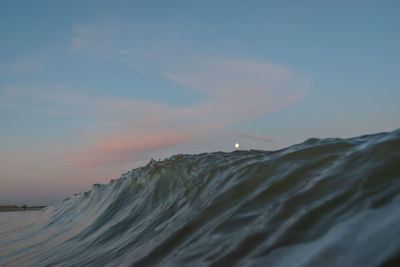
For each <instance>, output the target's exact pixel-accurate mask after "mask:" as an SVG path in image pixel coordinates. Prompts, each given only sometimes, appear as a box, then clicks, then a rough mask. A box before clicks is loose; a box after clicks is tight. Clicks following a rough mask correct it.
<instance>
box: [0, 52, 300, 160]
mask: <svg viewBox="0 0 400 267" xmlns="http://www.w3.org/2000/svg"><path fill="white" fill-rule="evenodd" d="M162 76H163V77H164V78H166V79H169V80H171V81H173V82H175V83H177V84H179V85H181V86H185V87H188V90H190V89H194V90H198V91H201V92H202V93H204V95H205V97H204V99H203V100H202V101H201V102H198V103H196V104H194V105H192V106H189V107H172V106H168V105H167V104H166V103H162V102H154V101H145V100H137V99H119V98H114V99H111V98H99V97H89V96H86V95H84V94H82V93H79V92H80V91H82V90H74V89H73V88H65V87H63V86H61V87H60V86H55V87H54V86H47V87H43V86H38V87H36V88H35V87H30V86H25V87H24V86H20V87H8V88H6V90H3V91H4V92H5V94H4V95H5V99H6V100H8V101H17V102H18V101H19V100H22V101H24V103H26V102H27V100H32V102H33V103H40V104H41V105H42V106H39V107H36V106H31V107H29V106H28V107H26V106H24V108H26V109H28V110H32V111H37V112H46V113H51V114H57V115H63V116H78V117H85V118H92V119H96V130H92V131H90V130H86V131H87V132H88V133H87V134H86V135H81V136H80V138H81V139H82V140H81V141H79V143H80V144H81V143H86V144H88V143H89V144H91V145H86V146H84V147H82V146H80V145H79V146H77V147H76V148H75V150H76V151H78V152H76V153H75V157H76V160H75V163H76V164H77V165H79V166H99V165H107V164H116V163H125V162H134V161H137V160H141V159H146V158H149V157H150V156H151V155H154V153H155V152H157V153H159V152H160V151H163V150H165V149H166V148H170V147H173V146H178V145H185V144H189V143H190V142H197V141H198V140H199V139H201V138H202V136H204V135H207V134H209V133H213V132H217V131H220V130H221V129H223V128H226V127H229V126H230V125H233V124H235V123H238V122H241V121H245V120H250V119H254V118H256V117H260V116H265V115H267V114H270V113H272V112H277V111H280V110H282V109H284V108H286V107H288V106H290V105H292V104H293V103H295V102H297V101H299V100H300V99H302V98H303V97H304V95H305V91H306V88H307V83H306V82H305V81H304V79H303V78H301V77H299V76H297V75H296V74H295V73H294V72H293V71H292V70H290V69H288V68H285V67H283V66H279V65H274V64H267V63H262V62H256V61H251V60H241V59H206V60H204V59H202V60H191V61H188V62H183V63H182V64H181V67H179V68H178V67H177V68H171V69H169V71H168V72H163V74H162ZM73 92H75V93H73ZM47 106H48V107H47ZM54 106H57V107H60V110H55V109H53V108H52V107H54ZM236 135H238V136H239V135H240V136H241V137H245V138H250V139H253V140H259V141H265V142H270V141H271V140H269V139H268V138H263V137H254V136H251V135H248V134H245V133H239V134H238V133H236ZM76 155H78V156H76Z"/></svg>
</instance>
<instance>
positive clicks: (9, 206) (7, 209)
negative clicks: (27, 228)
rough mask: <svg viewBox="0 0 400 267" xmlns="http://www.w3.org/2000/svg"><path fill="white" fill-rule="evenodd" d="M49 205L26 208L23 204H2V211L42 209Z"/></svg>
mask: <svg viewBox="0 0 400 267" xmlns="http://www.w3.org/2000/svg"><path fill="white" fill-rule="evenodd" d="M46 207H47V206H32V207H26V208H25V209H24V207H23V206H16V205H3V206H1V205H0V212H1V211H29V210H41V209H44V208H46Z"/></svg>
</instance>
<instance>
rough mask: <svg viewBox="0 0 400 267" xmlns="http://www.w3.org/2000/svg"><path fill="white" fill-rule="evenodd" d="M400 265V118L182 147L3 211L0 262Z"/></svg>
mask: <svg viewBox="0 0 400 267" xmlns="http://www.w3.org/2000/svg"><path fill="white" fill-rule="evenodd" d="M54 265H58V266H192V267H194V266H285V267H286V266H400V129H399V130H396V131H393V132H390V133H379V134H373V135H365V136H360V137H355V138H348V139H339V138H328V139H316V138H313V139H309V140H307V141H305V142H303V143H301V144H297V145H293V146H290V147H288V148H285V149H281V150H278V151H259V150H250V151H234V152H230V153H224V152H214V153H203V154H197V155H175V156H172V157H170V158H168V159H165V160H162V161H154V160H152V161H150V162H149V163H148V164H147V165H146V166H144V167H141V168H136V169H134V170H132V171H129V172H127V173H124V174H122V176H121V177H120V178H119V179H116V180H111V182H110V183H109V184H107V185H100V184H96V185H93V188H92V189H91V190H90V191H88V192H84V193H80V194H75V195H73V196H71V197H69V198H67V199H65V200H62V201H59V202H57V203H56V204H54V205H52V206H49V207H47V208H46V209H44V210H41V211H28V212H2V213H0V266H54Z"/></svg>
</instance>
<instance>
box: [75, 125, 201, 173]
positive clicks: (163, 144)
mask: <svg viewBox="0 0 400 267" xmlns="http://www.w3.org/2000/svg"><path fill="white" fill-rule="evenodd" d="M193 137H194V136H193V135H192V134H191V133H188V132H183V131H163V132H149V133H139V134H138V133H124V134H120V135H115V136H112V137H109V138H107V139H104V140H100V141H98V142H97V143H96V144H95V145H93V146H92V147H89V148H87V149H86V150H85V151H84V153H83V154H82V155H81V156H79V157H78V159H77V161H76V163H77V165H79V166H83V167H90V166H97V165H104V164H112V163H125V162H131V161H135V160H138V159H142V158H143V157H144V158H146V157H147V156H148V154H147V153H148V152H152V151H157V150H160V149H163V148H167V147H171V146H175V145H178V144H182V143H185V142H188V141H190V140H191V139H192V138H193Z"/></svg>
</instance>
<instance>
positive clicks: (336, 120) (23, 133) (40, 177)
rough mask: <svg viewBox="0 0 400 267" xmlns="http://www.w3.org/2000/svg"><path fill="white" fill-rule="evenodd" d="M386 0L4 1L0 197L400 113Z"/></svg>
mask: <svg viewBox="0 0 400 267" xmlns="http://www.w3.org/2000/svg"><path fill="white" fill-rule="evenodd" d="M399 7H400V4H398V2H397V1H247V2H244V1H198V2H195V1H168V2H167V1H112V2H111V1H108V2H106V1H39V2H38V1H3V2H2V3H1V9H0V33H1V42H0V120H1V122H2V123H1V125H0V183H1V187H0V202H16V201H26V202H32V203H48V202H51V201H54V200H57V199H60V198H63V197H66V196H68V195H70V194H72V193H75V192H78V191H83V190H87V189H88V188H90V186H91V184H93V183H98V182H101V183H106V182H108V181H109V179H112V178H117V177H118V176H119V174H120V173H122V172H124V171H128V170H130V169H132V168H135V167H137V166H140V165H143V164H145V163H146V162H147V161H148V160H149V159H151V158H155V159H162V158H164V157H167V156H170V155H173V154H175V153H198V152H211V151H217V150H222V151H232V150H233V149H234V147H233V145H234V143H235V142H239V143H240V145H241V146H240V148H242V149H265V150H274V149H279V148H282V147H285V146H288V145H291V144H294V143H298V142H302V141H304V140H305V139H307V138H310V137H320V138H323V137H332V136H334V137H350V136H356V135H361V134H368V133H374V132H381V131H391V130H394V129H397V128H398V127H399V125H400V118H399V117H400V116H399V114H400V107H399V106H400V105H398V102H399V99H400V88H399V84H400V53H399V47H400V34H399V30H398V29H399V26H400V18H399V16H398V10H399Z"/></svg>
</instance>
